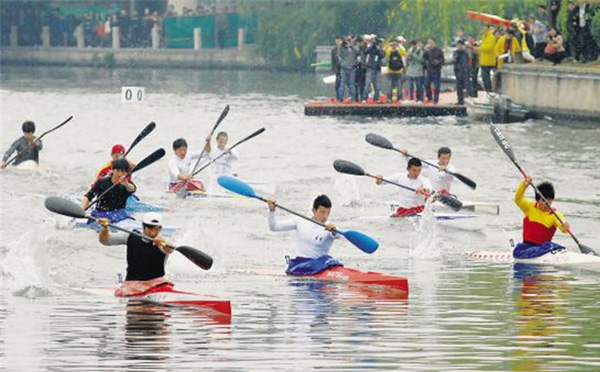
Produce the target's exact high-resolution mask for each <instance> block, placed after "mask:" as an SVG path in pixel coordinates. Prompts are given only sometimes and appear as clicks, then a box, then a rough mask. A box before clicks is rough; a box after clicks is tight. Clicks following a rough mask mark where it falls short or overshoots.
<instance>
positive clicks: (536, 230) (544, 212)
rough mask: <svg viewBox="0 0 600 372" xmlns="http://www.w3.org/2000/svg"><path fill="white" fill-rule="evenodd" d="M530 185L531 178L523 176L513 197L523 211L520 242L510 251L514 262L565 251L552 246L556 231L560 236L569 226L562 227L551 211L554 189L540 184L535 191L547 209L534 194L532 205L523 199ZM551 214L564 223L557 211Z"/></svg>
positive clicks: (548, 184) (563, 225) (545, 183)
mask: <svg viewBox="0 0 600 372" xmlns="http://www.w3.org/2000/svg"><path fill="white" fill-rule="evenodd" d="M530 183H531V176H529V175H526V176H525V180H523V181H521V183H520V184H519V187H518V188H517V191H516V193H515V203H516V204H517V206H518V207H519V208H520V209H521V210H522V211H523V213H524V214H525V217H524V218H523V242H522V243H519V244H517V246H516V247H515V249H514V251H513V257H515V258H535V257H539V256H542V255H544V254H546V253H549V252H553V251H560V250H563V249H565V247H563V246H562V245H559V244H556V243H554V242H552V238H553V237H554V233H555V232H556V228H559V229H560V231H562V232H563V233H567V232H568V231H569V230H570V228H571V227H570V226H569V223H568V222H565V223H564V224H561V223H560V221H559V220H558V218H557V217H556V216H555V215H554V214H553V213H552V211H551V210H550V208H551V206H552V201H554V186H552V184H551V183H550V182H542V183H540V184H539V185H538V186H537V188H538V190H539V192H540V193H541V194H542V195H543V196H544V197H545V198H546V200H547V201H548V204H549V205H550V207H548V205H546V203H544V201H543V200H542V197H541V196H540V195H539V194H537V193H536V195H535V202H534V201H533V200H530V199H526V198H525V190H526V189H527V186H529V184H530ZM553 210H554V212H555V213H556V214H557V215H558V217H560V219H561V220H562V221H565V218H564V216H563V215H562V213H560V212H559V211H557V210H555V209H553Z"/></svg>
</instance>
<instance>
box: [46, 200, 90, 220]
mask: <svg viewBox="0 0 600 372" xmlns="http://www.w3.org/2000/svg"><path fill="white" fill-rule="evenodd" d="M44 205H45V206H46V208H47V209H48V210H49V211H51V212H54V213H57V214H62V215H63V216H67V217H73V218H85V217H86V215H85V211H84V210H83V209H82V208H81V207H80V206H79V205H77V204H75V203H73V202H72V201H70V200H67V199H63V198H59V197H58V196H49V197H47V198H46V200H44Z"/></svg>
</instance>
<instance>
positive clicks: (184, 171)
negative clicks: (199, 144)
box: [169, 151, 209, 183]
mask: <svg viewBox="0 0 600 372" xmlns="http://www.w3.org/2000/svg"><path fill="white" fill-rule="evenodd" d="M200 154H201V152H195V153H191V152H189V151H188V152H187V153H186V154H185V157H184V158H183V159H182V158H180V157H179V156H177V155H173V156H172V157H171V159H169V183H176V182H179V179H178V178H177V176H179V175H183V176H187V175H189V174H191V173H192V170H193V168H194V165H196V161H198V158H199V157H200ZM202 158H203V159H209V156H208V154H207V153H204V155H202ZM202 165H203V162H202V161H201V162H200V164H199V165H198V167H199V168H200V167H201V166H202Z"/></svg>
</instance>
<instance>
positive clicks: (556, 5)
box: [546, 0, 562, 28]
mask: <svg viewBox="0 0 600 372" xmlns="http://www.w3.org/2000/svg"><path fill="white" fill-rule="evenodd" d="M561 3H562V0H548V7H547V8H546V15H547V16H548V21H549V23H550V27H554V28H556V18H557V17H558V13H559V12H560V6H561Z"/></svg>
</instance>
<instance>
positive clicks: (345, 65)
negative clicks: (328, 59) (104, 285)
mask: <svg viewBox="0 0 600 372" xmlns="http://www.w3.org/2000/svg"><path fill="white" fill-rule="evenodd" d="M357 54H358V47H356V46H355V45H354V40H353V39H352V36H348V37H347V38H346V40H345V41H343V42H342V45H341V46H340V59H339V60H340V63H339V64H340V85H339V87H338V91H337V95H336V98H337V100H338V102H342V101H344V96H345V94H346V86H348V90H349V94H350V99H351V100H353V99H354V97H356V56H357Z"/></svg>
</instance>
